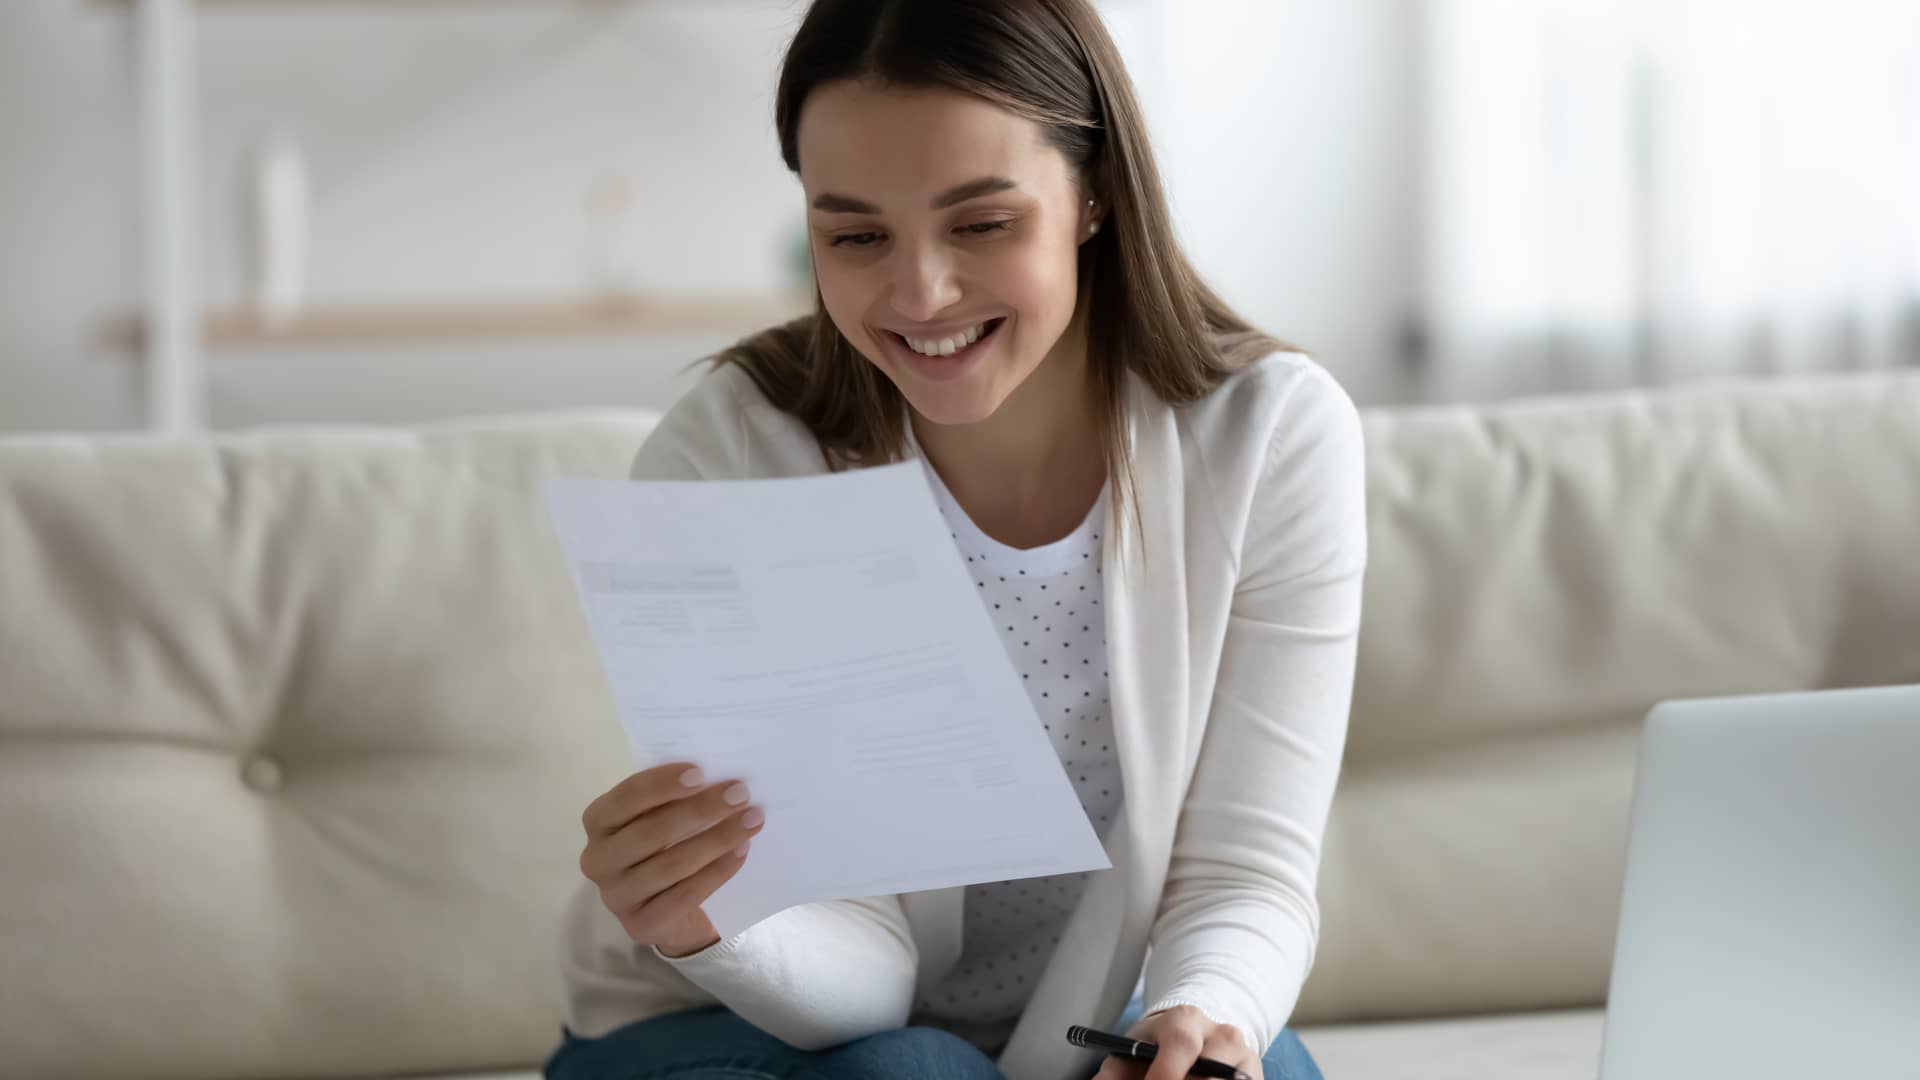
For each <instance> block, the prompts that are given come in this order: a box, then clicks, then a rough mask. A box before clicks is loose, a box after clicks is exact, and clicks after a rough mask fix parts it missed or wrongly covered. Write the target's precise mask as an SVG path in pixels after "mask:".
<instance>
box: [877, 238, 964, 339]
mask: <svg viewBox="0 0 1920 1080" xmlns="http://www.w3.org/2000/svg"><path fill="white" fill-rule="evenodd" d="M897 259H898V262H897V265H896V266H895V268H894V280H893V307H894V310H895V311H898V312H899V313H900V316H901V317H902V318H905V319H910V320H913V321H915V322H931V321H933V319H934V318H936V317H937V316H938V315H939V314H940V313H941V312H943V311H945V310H946V309H948V308H950V307H952V306H953V305H954V304H955V303H956V302H957V301H958V300H959V299H960V285H959V281H958V280H957V279H956V277H955V275H954V272H953V265H952V263H951V262H950V261H949V260H948V259H947V257H946V256H945V255H944V254H943V253H942V252H941V251H939V250H938V249H937V248H930V247H922V248H904V249H902V250H900V251H899V252H898V255H897Z"/></svg>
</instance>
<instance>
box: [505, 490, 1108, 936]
mask: <svg viewBox="0 0 1920 1080" xmlns="http://www.w3.org/2000/svg"><path fill="white" fill-rule="evenodd" d="M922 469H923V466H922V465H921V463H919V462H918V461H908V462H904V463H901V464H897V465H887V466H880V467H876V468H870V469H857V470H852V471H848V472H843V473H837V474H833V475H828V476H818V477H804V478H798V479H785V480H740V481H719V482H711V483H670V482H634V481H612V480H549V481H547V482H546V483H545V484H544V485H543V493H544V495H545V497H546V503H547V509H548V511H549V513H550V514H551V515H552V518H553V522H554V526H555V530H556V532H557V533H558V535H559V538H560V544H561V547H562V548H563V549H564V550H565V552H566V556H567V561H568V563H569V565H570V568H571V570H572V572H573V579H574V584H575V586H576V588H577V589H578V590H579V594H580V600H581V603H582V605H583V607H584V609H585V612H586V616H587V624H588V627H589V629H590V631H591V633H592V636H593V640H594V645H595V647H596V648H597V650H598V652H599V654H600V661H601V666H602V670H603V671H604V672H605V674H606V678H607V683H608V685H609V687H610V689H611V690H612V694H613V700H614V703H615V705H616V706H617V708H618V709H619V713H620V721H621V725H622V726H623V727H624V728H625V730H626V734H627V740H628V743H629V745H630V746H631V747H632V750H633V757H634V761H635V763H636V765H637V767H639V768H642V769H644V768H648V767H651V766H654V765H660V764H665V763H667V762H672V761H681V760H685V761H691V762H694V763H696V764H698V765H700V766H701V767H702V768H703V769H704V770H705V771H706V774H707V776H708V778H709V779H710V780H713V781H718V780H726V779H736V778H737V779H741V780H745V781H746V782H747V785H748V787H749V788H750V789H751V790H752V792H753V801H754V804H755V805H758V806H762V807H764V808H765V809H766V814H767V822H766V827H765V828H764V829H763V830H762V831H761V833H760V835H759V836H757V837H756V838H755V839H754V842H753V849H752V851H751V852H750V853H749V855H748V856H747V862H746V866H745V867H743V868H742V869H741V871H740V873H739V874H737V875H735V877H734V878H733V880H731V881H729V882H728V883H727V884H726V885H724V886H722V887H721V888H720V890H719V891H718V892H716V893H715V894H714V895H713V896H712V898H711V899H709V900H708V901H707V902H706V904H705V905H704V907H705V910H706V913H707V916H708V918H710V919H711V920H713V924H714V927H715V929H717V930H718V931H719V933H720V934H721V936H722V937H732V936H733V935H734V934H736V933H739V932H740V931H742V930H744V929H746V928H747V927H749V926H751V925H753V924H754V923H756V922H759V921H760V920H761V919H764V918H766V917H767V916H769V915H772V914H774V913H775V912H778V911H780V910H782V909H785V908H788V907H791V906H793V905H795V904H802V903H808V902H811V901H816V900H831V899H840V898H846V897H859V896H877V895H882V894H886V893H899V892H914V891H918V890H922V889H938V888H946V887H949V886H954V885H972V884H978V883H981V882H990V881H1004V880H1010V879H1013V878H1024V877H1038V876H1042V875H1048V874H1064V873H1072V872H1076V871H1083V870H1098V869H1106V868H1107V867H1109V866H1110V865H1111V864H1110V863H1109V862H1108V860H1107V855H1106V851H1105V850H1104V849H1103V848H1102V847H1101V845H1100V840H1099V837H1098V836H1096V835H1095V833H1094V830H1093V827H1092V825H1091V824H1090V823H1089V822H1088V821H1087V815H1086V812H1085V810H1083V809H1082V808H1081V806H1080V801H1079V798H1078V797H1077V796H1076V795H1075V794H1074V791H1073V787H1072V784H1071V782H1070V781H1069V780H1068V778H1067V774H1066V770H1065V769H1064V768H1063V767H1062V765H1061V763H1060V759H1059V757H1058V756H1057V754H1056V753H1055V752H1054V750H1053V747H1052V746H1051V744H1050V743H1049V741H1048V739H1047V737H1046V734H1045V732H1044V731H1043V730H1042V728H1041V724H1040V720H1039V718H1038V717H1037V716H1036V715H1035V713H1034V710H1033V703H1032V701H1031V700H1029V698H1028V697H1027V693H1026V690H1025V688H1024V687H1023V686H1022V685H1021V682H1020V676H1019V674H1018V673H1017V672H1016V671H1015V670H1014V667H1013V663H1012V661H1011V660H1010V659H1009V658H1008V657H1007V654H1006V650H1005V649H1004V648H1003V647H1002V646H1001V643H1000V640H999V637H998V635H996V634H995V632H994V629H993V626H992V625H991V624H990V623H989V622H988V619H987V613H986V612H985V611H984V610H983V606H982V604H981V602H980V598H979V596H978V595H976V594H977V592H978V586H977V585H976V583H975V582H974V581H973V579H972V578H971V576H969V574H968V573H967V570H966V565H965V563H964V562H963V561H962V560H961V558H960V556H959V554H958V553H957V551H956V550H955V548H954V546H953V542H952V538H951V536H950V535H949V532H948V529H947V526H946V523H945V521H944V520H943V519H942V518H941V516H940V511H939V509H938V508H937V507H936V506H935V504H934V500H933V493H932V491H931V489H930V488H929V486H928V483H927V477H926V476H925V474H924V473H923V472H922Z"/></svg>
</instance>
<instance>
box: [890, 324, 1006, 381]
mask: <svg viewBox="0 0 1920 1080" xmlns="http://www.w3.org/2000/svg"><path fill="white" fill-rule="evenodd" d="M1006 321H1007V320H1006V318H1005V316H1002V317H1000V318H997V319H988V320H987V321H985V322H983V323H979V324H977V325H974V326H971V327H968V328H967V329H966V330H964V331H962V332H960V333H957V334H949V335H947V336H946V337H944V338H919V337H906V336H904V335H901V334H896V333H894V332H893V331H891V330H889V331H887V336H888V337H889V338H892V339H893V345H894V347H895V349H896V350H897V351H898V352H899V353H900V354H901V355H902V356H903V357H904V358H905V359H906V360H907V361H908V362H910V363H912V364H913V366H914V367H916V368H919V369H920V370H922V371H925V372H928V373H932V374H938V375H947V376H950V375H954V374H957V373H958V372H959V370H960V369H961V367H962V366H963V365H965V364H967V363H968V362H970V361H972V360H973V359H974V358H975V357H977V356H978V355H980V354H981V353H983V352H985V351H986V350H987V348H988V347H989V346H990V345H992V344H993V340H994V338H995V337H997V336H998V331H999V329H1000V327H1001V325H1002V324H1003V323H1005V322H1006Z"/></svg>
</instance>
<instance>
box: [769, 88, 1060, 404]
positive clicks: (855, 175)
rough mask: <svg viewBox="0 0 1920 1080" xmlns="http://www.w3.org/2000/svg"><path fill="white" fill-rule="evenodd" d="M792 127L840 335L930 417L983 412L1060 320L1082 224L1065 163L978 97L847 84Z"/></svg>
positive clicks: (1034, 360) (827, 92)
mask: <svg viewBox="0 0 1920 1080" xmlns="http://www.w3.org/2000/svg"><path fill="white" fill-rule="evenodd" d="M797 138H798V146H799V160H800V183H801V186H802V187H803V188H804V189H805V192H806V201H807V216H808V222H809V233H810V235H811V237H812V244H813V263H814V274H815V277H816V278H817V280H818V281H819V284H820V294H821V297H822V299H823V300H824V301H825V303H826V308H827V313H828V314H829V315H830V316H831V317H832V318H833V321H834V324H835V325H836V326H838V327H839V329H840V332H841V334H843V335H845V337H846V338H847V340H848V341H849V342H851V343H852V344H853V347H854V348H855V349H858V350H859V351H860V353H861V355H863V356H865V357H866V358H867V359H868V360H870V361H872V363H873V364H874V365H875V366H876V367H878V368H879V369H880V370H881V371H883V372H885V373H886V375H887V377H888V378H889V379H892V380H893V383H894V385H895V386H897V387H899V388H900V392H901V393H902V394H903V395H905V396H906V398H907V400H908V402H910V403H911V404H912V405H913V407H914V409H916V410H917V411H918V412H919V413H920V414H921V415H922V416H924V417H926V418H927V419H928V420H931V421H933V422H935V423H938V424H972V423H978V422H980V421H982V420H985V419H986V418H988V417H989V416H992V415H993V414H994V412H995V411H997V410H998V409H999V408H1000V406H1001V404H1002V403H1003V402H1005V401H1006V400H1007V398H1008V397H1010V396H1012V395H1013V393H1014V392H1015V391H1016V390H1018V389H1019V388H1020V386H1021V385H1022V384H1023V383H1025V382H1026V380H1027V377H1028V376H1029V375H1032V374H1033V373H1034V371H1035V370H1037V369H1039V368H1040V367H1041V365H1042V364H1043V363H1044V362H1045V361H1046V360H1047V358H1048V356H1049V355H1052V354H1053V353H1054V347H1055V344H1056V343H1057V342H1059V341H1060V340H1061V337H1062V334H1063V333H1064V332H1065V331H1066V329H1067V327H1068V324H1069V323H1070V321H1071V320H1072V318H1073V314H1074V305H1075V302H1076V297H1077V273H1076V271H1077V266H1078V255H1079V245H1080V243H1081V241H1083V240H1085V239H1086V237H1087V236H1088V232H1087V226H1088V223H1089V222H1091V221H1092V220H1094V219H1093V217H1092V215H1091V212H1090V210H1089V207H1088V206H1087V196H1086V195H1085V194H1083V193H1082V191H1081V187H1080V185H1079V183H1078V179H1077V177H1075V176H1074V175H1073V170H1072V168H1071V167H1070V166H1069V165H1068V163H1067V160H1066V158H1065V157H1064V156H1063V155H1062V154H1061V153H1060V152H1059V151H1058V150H1057V149H1055V148H1053V147H1052V146H1049V145H1047V143H1046V142H1045V141H1044V140H1043V136H1042V132H1041V128H1040V126H1039V125H1038V124H1035V123H1033V122H1032V121H1030V120H1026V119H1024V118H1022V117H1018V116H1015V115H1014V114H1012V113H1010V112H1007V111H1005V110H1003V109H1001V108H999V107H997V106H994V105H991V104H989V103H987V102H985V101H983V100H981V99H979V98H975V97H972V96H969V95H966V94H961V93H957V92H954V91H950V90H937V89H900V88H893V89H881V88H878V87H876V86H874V85H872V84H870V83H866V82H855V81H842V82H836V83H829V84H826V85H823V86H821V87H819V88H817V89H815V90H814V91H813V92H812V93H810V94H809V95H808V96H807V100H806V104H805V105H804V106H803V108H802V110H801V114H800V125H799V131H798V135H797ZM1063 355H1064V352H1063Z"/></svg>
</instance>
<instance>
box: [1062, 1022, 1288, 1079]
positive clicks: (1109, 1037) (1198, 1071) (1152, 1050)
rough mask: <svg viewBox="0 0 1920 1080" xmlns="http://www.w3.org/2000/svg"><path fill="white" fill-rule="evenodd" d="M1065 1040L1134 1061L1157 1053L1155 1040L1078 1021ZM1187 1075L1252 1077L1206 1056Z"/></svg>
mask: <svg viewBox="0 0 1920 1080" xmlns="http://www.w3.org/2000/svg"><path fill="white" fill-rule="evenodd" d="M1067 1041H1068V1042H1070V1043H1072V1044H1073V1045H1075V1046H1084V1047H1087V1048H1088V1049H1090V1050H1105V1051H1106V1052H1107V1053H1108V1054H1110V1055H1114V1056H1117V1057H1124V1058H1132V1059H1133V1060H1135V1061H1152V1060H1153V1059H1154V1057H1155V1055H1157V1054H1159V1053H1160V1044H1158V1043H1150V1042H1140V1041H1138V1040H1136V1039H1129V1038H1126V1037H1125V1036H1122V1035H1114V1034H1110V1033H1108V1032H1105V1031H1095V1030H1093V1029H1092V1028H1086V1027H1081V1026H1080V1025H1079V1024H1075V1025H1073V1026H1072V1027H1070V1028H1068V1029H1067ZM1187 1075H1188V1076H1217V1077H1219V1078H1220V1080H1253V1078H1252V1077H1250V1076H1248V1075H1247V1074H1246V1073H1243V1072H1241V1071H1240V1070H1239V1069H1236V1068H1234V1067H1233V1066H1231V1065H1229V1064H1227V1063H1226V1062H1224V1061H1215V1060H1214V1059H1212V1058H1205V1057H1203V1058H1201V1059H1200V1060H1198V1061H1196V1062H1194V1063H1193V1067H1192V1068H1191V1069H1188V1070H1187Z"/></svg>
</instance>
